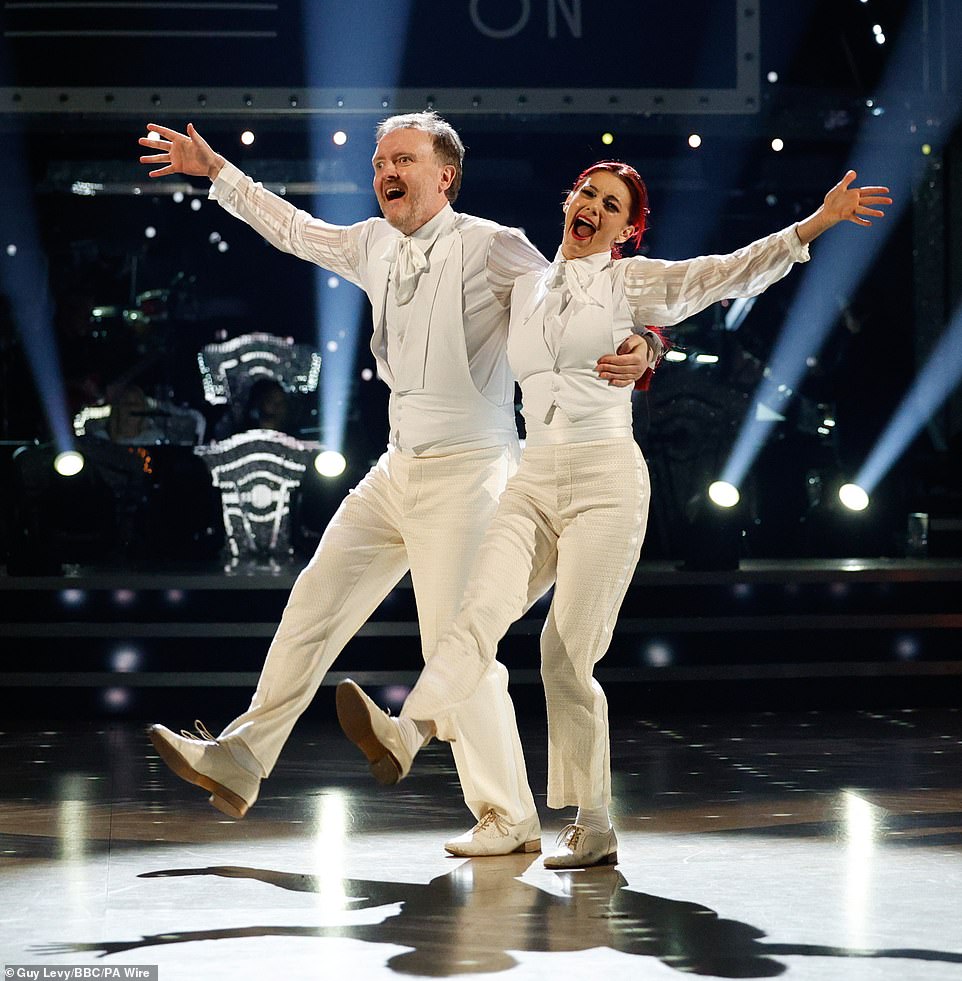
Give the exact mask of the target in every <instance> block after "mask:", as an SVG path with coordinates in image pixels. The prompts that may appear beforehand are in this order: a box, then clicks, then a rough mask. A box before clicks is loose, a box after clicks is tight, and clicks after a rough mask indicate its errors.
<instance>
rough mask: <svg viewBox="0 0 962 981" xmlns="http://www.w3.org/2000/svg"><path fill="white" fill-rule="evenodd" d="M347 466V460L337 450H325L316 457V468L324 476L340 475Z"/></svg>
mask: <svg viewBox="0 0 962 981" xmlns="http://www.w3.org/2000/svg"><path fill="white" fill-rule="evenodd" d="M346 467H347V460H345V459H344V457H343V456H342V455H341V454H340V453H338V452H337V450H324V451H323V452H322V453H318V454H317V456H316V457H315V458H314V469H315V470H316V471H317V472H318V473H319V474H320V475H321V476H322V477H340V475H341V474H342V473H344V469H345V468H346Z"/></svg>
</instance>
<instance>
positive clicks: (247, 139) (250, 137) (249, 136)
mask: <svg viewBox="0 0 962 981" xmlns="http://www.w3.org/2000/svg"><path fill="white" fill-rule="evenodd" d="M240 141H241V143H243V144H244V146H250V145H251V144H252V143H253V142H254V134H253V133H252V132H251V131H250V130H249V129H245V130H244V132H243V133H241V136H240Z"/></svg>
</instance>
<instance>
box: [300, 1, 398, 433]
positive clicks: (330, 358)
mask: <svg viewBox="0 0 962 981" xmlns="http://www.w3.org/2000/svg"><path fill="white" fill-rule="evenodd" d="M302 9H303V20H304V26H305V31H304V44H305V49H304V62H305V67H306V75H307V80H308V84H309V85H310V86H312V87H314V88H333V87H335V86H337V85H339V84H340V81H339V80H340V79H343V78H349V77H352V76H353V74H354V73H355V72H356V71H357V68H358V59H363V60H364V62H365V64H366V65H368V66H369V68H370V72H369V74H370V76H371V78H379V79H384V80H386V84H385V94H386V95H388V94H393V92H394V91H395V90H396V89H397V82H398V79H399V77H400V71H401V63H402V58H403V55H404V47H405V39H406V38H407V31H408V19H409V16H410V0H398V2H394V3H390V4H384V5H383V7H381V8H380V9H379V10H378V21H379V23H378V25H377V29H376V30H372V31H371V33H370V35H366V36H365V37H364V38H363V40H361V39H358V38H357V37H356V34H355V32H356V20H357V17H356V11H355V10H354V9H353V8H352V6H351V4H322V3H317V2H315V0H303V2H302ZM389 114H390V111H389V110H388V109H387V107H385V113H384V115H385V116H387V115H389ZM364 127H365V128H364V130H363V131H362V132H359V133H348V134H347V135H348V139H347V140H346V141H345V142H342V143H339V144H338V145H335V143H334V142H333V141H332V135H333V134H332V130H333V127H331V126H330V125H329V124H328V123H326V122H325V121H324V117H323V116H321V117H316V116H312V117H311V122H310V152H311V158H312V160H313V161H315V162H316V161H320V160H325V159H330V158H331V157H332V156H334V158H335V160H336V170H337V171H338V172H343V173H346V174H348V176H349V177H350V178H351V179H352V180H356V181H360V180H361V179H362V178H363V176H364V175H365V174H369V173H370V170H371V155H372V150H373V143H372V137H373V133H372V131H371V128H370V124H369V123H365V124H364ZM373 202H374V192H373V189H372V190H371V191H370V192H369V193H367V194H365V195H332V194H326V195H316V196H315V197H314V199H313V201H312V205H311V207H312V211H313V213H314V214H316V215H318V216H319V217H321V218H323V219H324V220H325V221H329V222H332V223H334V224H338V225H350V224H352V223H354V222H356V221H361V220H363V219H365V218H368V217H370V215H371V214H372V211H373V208H372V205H373ZM330 280H331V277H330V273H328V272H327V271H326V270H322V269H320V268H318V269H316V270H315V273H314V300H315V317H316V342H317V346H318V350H319V351H320V352H321V358H322V360H321V381H320V386H319V396H320V406H319V409H320V415H321V422H320V426H321V433H320V442H321V443H322V445H323V446H324V448H325V449H327V450H332V451H337V452H343V450H344V435H345V430H346V428H347V416H348V409H349V407H350V399H351V388H352V386H353V383H354V376H355V370H356V362H357V350H358V344H359V341H360V337H361V336H362V330H363V329H362V327H361V324H362V323H364V322H365V321H366V320H367V319H368V316H367V305H366V303H365V298H364V294H363V293H362V291H361V290H359V289H357V288H356V287H355V286H353V285H352V284H350V283H347V282H344V281H340V282H338V283H337V285H336V287H332V286H331V285H329V282H330Z"/></svg>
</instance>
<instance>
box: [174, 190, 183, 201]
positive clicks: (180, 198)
mask: <svg viewBox="0 0 962 981" xmlns="http://www.w3.org/2000/svg"><path fill="white" fill-rule="evenodd" d="M171 196H172V197H173V199H174V204H180V203H181V202H182V201H183V200H184V192H183V191H174V193H173V194H172V195H171Z"/></svg>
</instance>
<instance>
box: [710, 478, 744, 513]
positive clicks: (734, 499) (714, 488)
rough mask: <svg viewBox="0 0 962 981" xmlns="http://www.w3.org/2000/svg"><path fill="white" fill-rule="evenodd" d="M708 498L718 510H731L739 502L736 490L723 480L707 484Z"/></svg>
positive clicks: (739, 495) (739, 496) (739, 498)
mask: <svg viewBox="0 0 962 981" xmlns="http://www.w3.org/2000/svg"><path fill="white" fill-rule="evenodd" d="M708 497H709V498H710V499H711V500H712V502H713V503H715V504H717V505H718V506H719V507H720V508H733V507H734V506H735V505H736V504H737V503H738V502H739V501H740V500H741V494H739V492H738V488H737V487H735V486H734V485H733V484H729V483H726V482H725V481H724V480H716V481H714V482H713V483H711V484H709V486H708Z"/></svg>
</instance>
